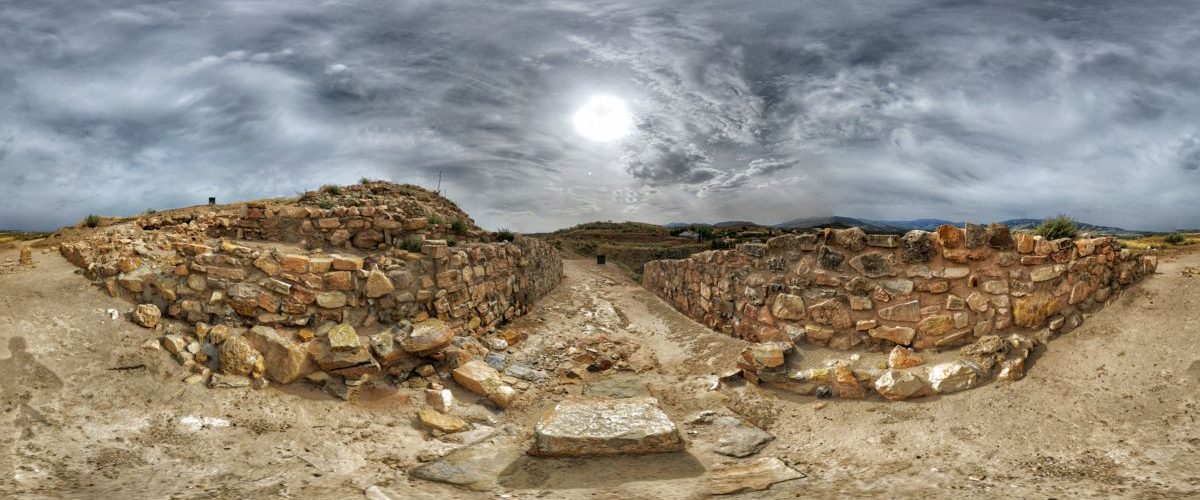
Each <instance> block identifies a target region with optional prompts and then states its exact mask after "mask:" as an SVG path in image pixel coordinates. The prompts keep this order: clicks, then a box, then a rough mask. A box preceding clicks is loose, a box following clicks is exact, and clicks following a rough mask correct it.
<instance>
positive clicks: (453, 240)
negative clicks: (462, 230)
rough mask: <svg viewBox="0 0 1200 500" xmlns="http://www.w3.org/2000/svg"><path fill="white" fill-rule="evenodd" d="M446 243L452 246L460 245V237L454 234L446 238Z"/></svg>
mask: <svg viewBox="0 0 1200 500" xmlns="http://www.w3.org/2000/svg"><path fill="white" fill-rule="evenodd" d="M446 245H447V246H452V247H456V246H458V238H455V237H453V236H451V237H449V238H446Z"/></svg>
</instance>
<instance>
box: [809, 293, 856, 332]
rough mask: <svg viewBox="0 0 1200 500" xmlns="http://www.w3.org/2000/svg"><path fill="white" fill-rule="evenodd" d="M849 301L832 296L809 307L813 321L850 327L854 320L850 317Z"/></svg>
mask: <svg viewBox="0 0 1200 500" xmlns="http://www.w3.org/2000/svg"><path fill="white" fill-rule="evenodd" d="M847 302H848V301H846V300H845V299H842V298H832V299H829V300H826V301H824V302H821V303H818V304H815V305H813V306H810V307H809V308H808V315H809V317H811V318H812V320H813V321H815V322H817V323H819V324H822V325H829V326H832V327H833V328H835V329H838V330H840V329H843V328H850V327H852V326H854V321H852V320H851V319H850V311H849V307H848V304H847Z"/></svg>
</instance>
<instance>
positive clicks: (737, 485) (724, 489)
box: [708, 457, 804, 495]
mask: <svg viewBox="0 0 1200 500" xmlns="http://www.w3.org/2000/svg"><path fill="white" fill-rule="evenodd" d="M802 477H804V474H801V473H800V472H798V471H796V469H793V468H791V467H788V465H787V464H785V463H783V460H780V459H778V458H775V457H768V458H759V459H755V460H751V461H746V462H737V463H733V464H725V465H718V466H715V467H713V468H712V470H711V471H709V473H708V481H709V493H711V494H713V495H730V494H733V493H742V492H746V491H758V490H765V489H767V488H770V487H771V485H772V484H775V483H781V482H784V481H790V480H792V479H799V478H802Z"/></svg>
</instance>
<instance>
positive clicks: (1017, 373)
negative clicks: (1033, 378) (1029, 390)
mask: <svg viewBox="0 0 1200 500" xmlns="http://www.w3.org/2000/svg"><path fill="white" fill-rule="evenodd" d="M996 378H997V379H1000V380H1010V381H1011V380H1021V379H1022V378H1025V358H1014V359H1006V360H1004V361H1001V362H1000V373H999V374H997V375H996Z"/></svg>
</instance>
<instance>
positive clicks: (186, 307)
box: [60, 238, 562, 335]
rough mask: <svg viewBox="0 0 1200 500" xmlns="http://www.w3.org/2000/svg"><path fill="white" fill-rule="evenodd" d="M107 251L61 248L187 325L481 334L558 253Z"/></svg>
mask: <svg viewBox="0 0 1200 500" xmlns="http://www.w3.org/2000/svg"><path fill="white" fill-rule="evenodd" d="M149 245H150V244H148V243H147V242H146V241H145V240H143V241H142V245H141V246H143V247H147V246H149ZM113 246H114V245H102V246H96V245H94V244H92V243H91V242H77V243H65V244H63V245H62V246H61V247H60V251H61V252H62V254H63V255H64V256H66V257H67V259H68V260H70V261H71V262H73V263H75V264H76V265H78V266H79V267H81V268H84V269H89V270H90V274H91V275H92V276H93V277H94V278H96V279H98V280H102V281H103V283H104V284H105V287H106V289H107V290H108V291H109V293H111V294H112V295H114V296H123V297H126V298H129V299H130V300H133V301H136V302H139V303H149V304H155V305H157V306H159V308H160V309H161V310H163V311H165V312H166V314H167V315H168V316H170V317H174V318H178V319H183V320H187V321H188V322H191V323H209V324H214V323H220V324H228V325H247V326H250V325H255V324H258V325H272V326H274V325H282V326H294V327H301V326H310V325H319V324H321V323H322V322H325V321H334V322H350V323H352V324H354V325H356V326H370V325H373V324H375V323H377V322H384V323H394V322H397V321H400V320H405V319H412V318H424V317H434V318H440V319H442V320H443V321H446V322H447V323H448V324H450V325H451V327H452V328H454V329H456V330H457V331H459V333H461V334H476V335H482V334H486V333H489V332H492V331H495V330H496V328H497V327H498V326H499V324H500V323H502V322H503V321H506V320H510V319H512V318H513V317H515V316H518V315H521V314H523V313H524V312H525V311H526V310H527V309H528V307H529V306H530V305H531V304H532V303H533V302H535V301H536V300H537V299H539V298H541V297H542V296H543V295H545V294H546V293H548V291H549V290H550V289H552V288H553V287H554V286H555V285H556V284H557V283H558V281H559V280H560V279H561V275H562V261H561V260H560V259H559V258H558V255H557V252H556V250H555V249H554V248H553V247H551V246H550V245H549V244H547V243H544V242H542V241H540V240H536V239H532V238H521V239H519V240H517V241H516V242H514V243H509V242H501V243H469V244H464V245H462V246H456V247H450V246H448V245H447V244H446V242H445V241H444V240H427V241H425V242H424V244H423V245H422V247H421V250H420V252H417V253H413V252H404V251H402V250H395V251H393V252H392V253H388V254H369V255H365V256H364V255H356V254H351V253H326V252H322V251H313V252H307V251H289V250H281V249H279V248H270V247H264V246H262V245H256V244H253V243H249V242H235V241H230V240H223V241H219V242H217V243H215V244H213V245H211V246H210V245H205V244H201V243H194V242H190V241H175V242H170V243H167V244H166V245H165V246H167V247H168V248H170V249H171V250H172V252H171V253H174V254H175V255H174V256H169V255H168V256H164V255H161V254H162V253H166V252H164V250H165V249H162V248H161V247H162V246H164V245H155V247H156V248H158V250H157V252H156V253H159V255H146V256H143V255H138V254H137V252H136V251H134V252H133V253H131V254H130V255H123V256H120V257H119V258H116V259H115V260H114V259H111V257H110V251H111V250H112V247H113ZM132 248H137V247H136V246H133V247H132ZM144 252H145V253H149V252H150V250H149V249H148V248H147V249H145V250H144ZM109 261H111V262H109ZM102 262H107V263H102Z"/></svg>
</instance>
